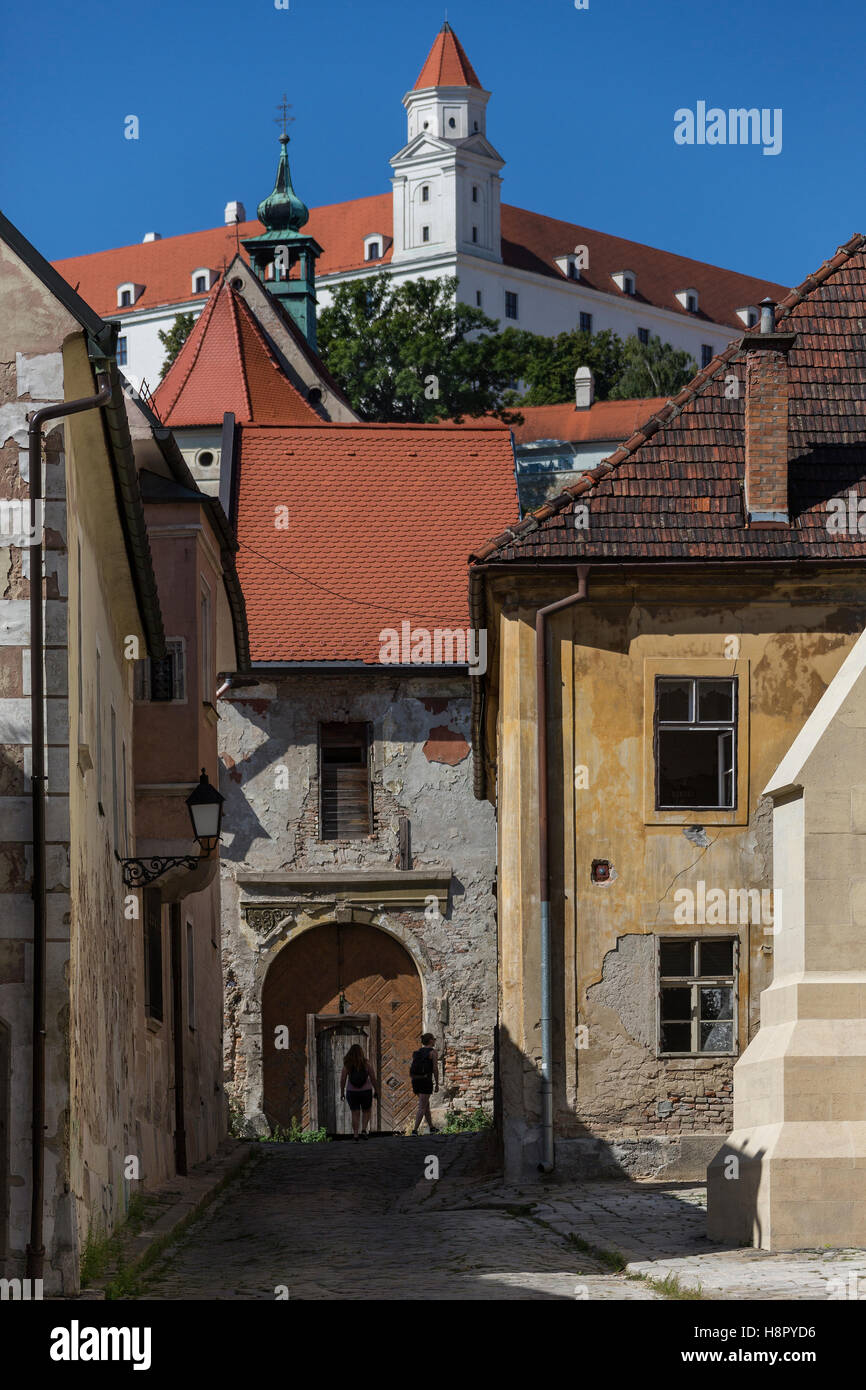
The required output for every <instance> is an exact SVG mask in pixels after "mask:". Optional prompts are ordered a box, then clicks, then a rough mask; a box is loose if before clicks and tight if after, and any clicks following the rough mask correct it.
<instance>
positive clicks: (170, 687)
mask: <svg viewBox="0 0 866 1390" xmlns="http://www.w3.org/2000/svg"><path fill="white" fill-rule="evenodd" d="M133 693H134V696H135V699H136V700H137V701H138V702H139V703H140V704H143V703H145V702H146V701H149V700H153V701H155V702H156V701H159V702H165V703H168V702H174V703H177V702H178V701H181V702H183V701H184V700H186V645H185V643H184V640H183V638H182V637H170V638H169V639H168V640H167V641H166V644H165V656H164V657H161V658H160V659H159V660H158V661H154V660H152V659H151V657H149V656H146V657H143V658H142V660H141V661H136V663H135V679H134V687H133Z"/></svg>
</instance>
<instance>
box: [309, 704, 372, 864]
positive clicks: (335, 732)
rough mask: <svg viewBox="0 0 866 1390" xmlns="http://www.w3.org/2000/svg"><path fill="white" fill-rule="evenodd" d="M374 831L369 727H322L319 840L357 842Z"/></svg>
mask: <svg viewBox="0 0 866 1390" xmlns="http://www.w3.org/2000/svg"><path fill="white" fill-rule="evenodd" d="M372 829H373V810H372V786H371V782H370V726H369V724H320V725H319V838H320V839H321V840H356V839H358V838H359V837H360V836H362V835H369V834H371V832H372Z"/></svg>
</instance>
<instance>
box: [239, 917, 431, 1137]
mask: <svg viewBox="0 0 866 1390" xmlns="http://www.w3.org/2000/svg"><path fill="white" fill-rule="evenodd" d="M314 1015H325V1016H331V1017H333V1016H335V1015H338V1016H341V1015H345V1016H347V1017H349V1018H351V1017H355V1016H358V1015H372V1016H374V1017H375V1018H377V1019H378V1037H379V1041H378V1057H377V1058H375V1059H374V1062H375V1065H376V1067H377V1072H378V1076H379V1085H380V1094H381V1103H380V1110H379V1128H380V1129H382V1130H393V1129H402V1128H403V1127H404V1125H405V1123H406V1121H407V1119H408V1118H410V1117H411V1115H412V1114H413V1110H414V1098H413V1096H412V1088H411V1085H410V1082H409V1063H410V1061H411V1057H412V1052H413V1049H414V1048H416V1047H418V1045H419V1044H418V1038H419V1035H420V1033H421V1030H422V1027H423V1002H422V990H421V980H420V977H419V975H418V971H417V969H416V966H415V963H414V961H413V960H412V957H411V956H410V955H409V953H408V951H407V950H406V949H405V947H404V946H402V945H401V944H400V942H399V941H397V940H395V938H394V937H393V936H391V935H389V933H387V932H384V931H380V930H379V929H378V928H376V927H373V926H369V925H367V924H364V923H358V922H330V923H328V924H326V925H322V926H317V927H312V928H310V929H309V930H308V931H304V932H302V933H301V934H300V935H298V936H296V937H295V938H294V939H293V940H292V941H290V942H288V944H287V945H286V946H284V947H283V948H282V949H281V950H280V951H279V952H278V953H277V955H276V956H275V957H274V959H273V961H272V962H271V965H270V967H269V969H268V972H267V975H266V976H265V980H264V985H263V988H262V1080H263V1092H264V1103H263V1109H264V1112H265V1115H266V1116H267V1119H268V1121H269V1122H270V1123H271V1124H280V1125H282V1126H284V1127H286V1128H287V1127H288V1126H289V1125H290V1124H291V1121H292V1117H293V1116H297V1118H298V1119H299V1120H300V1121H301V1123H302V1124H303V1125H304V1126H307V1125H308V1124H309V1123H310V1095H309V1074H310V1065H309V1062H310V1059H309V1057H308V1036H307V1034H308V1019H309V1018H310V1017H311V1016H314ZM281 1027H282V1028H286V1029H288V1047H278V1046H276V1045H275V1040H276V1038H277V1036H278V1034H277V1029H279V1028H281Z"/></svg>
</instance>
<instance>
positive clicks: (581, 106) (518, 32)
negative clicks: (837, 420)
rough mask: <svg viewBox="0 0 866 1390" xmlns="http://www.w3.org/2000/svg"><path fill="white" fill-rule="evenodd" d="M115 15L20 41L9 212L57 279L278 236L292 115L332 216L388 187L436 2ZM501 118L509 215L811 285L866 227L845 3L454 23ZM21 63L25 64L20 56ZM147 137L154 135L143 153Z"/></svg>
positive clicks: (73, 21) (43, 13) (614, 2)
mask: <svg viewBox="0 0 866 1390" xmlns="http://www.w3.org/2000/svg"><path fill="white" fill-rule="evenodd" d="M289 3H290V8H289V9H288V10H278V9H276V8H275V5H274V2H273V0H243V3H238V0H212V3H210V4H203V3H183V0H174V3H169V2H168V0H150V3H148V4H145V5H130V4H123V5H120V4H118V3H117V0H91V3H88V4H87V5H83V4H78V5H76V4H74V3H72V4H68V5H61V4H58V3H56V0H48V3H47V4H42V5H40V6H39V7H38V9H33V8H32V7H26V6H24V5H16V6H14V7H12V8H8V9H7V13H6V16H5V19H4V49H5V53H6V58H7V62H6V64H5V71H4V80H3V84H2V93H0V121H2V129H0V138H2V150H3V154H2V157H0V169H2V173H0V207H2V209H3V211H4V212H5V213H6V215H7V216H8V217H10V218H11V219H12V221H13V222H15V223H16V224H17V225H18V226H19V227H20V228H21V230H22V231H23V232H24V233H25V234H26V235H27V236H28V237H29V238H30V239H31V240H32V241H33V242H34V243H35V244H36V246H37V247H38V248H39V249H40V250H41V251H42V252H43V254H45V255H47V256H48V257H49V258H51V259H54V258H57V257H60V256H65V255H77V254H80V253H82V252H86V251H95V250H99V249H101V248H103V247H107V246H118V245H124V244H127V243H129V242H135V241H140V240H141V238H142V237H143V235H144V233H145V232H148V231H158V232H161V233H162V235H163V236H169V235H172V234H176V233H179V232H188V231H195V230H198V229H199V228H202V227H206V226H215V225H217V224H219V223H220V222H221V221H222V216H223V207H224V205H225V203H226V202H227V201H229V200H230V199H233V198H240V199H241V200H242V201H243V202H244V203H245V204H246V207H247V211H248V215H253V213H254V210H255V206H256V204H257V202H258V201H259V200H260V199H261V198H262V197H264V196H265V195H266V194H267V193H268V192H269V191H270V189H271V187H272V186H273V177H274V172H275V168H276V159H277V153H278V145H277V127H276V126H275V125H274V124H273V118H274V116H275V114H276V110H275V108H276V104H277V103H278V102H279V100H280V98H281V96H282V93H283V92H284V91H286V92H287V93H288V99H289V101H290V102H291V103H292V107H293V115H294V116H295V118H296V119H295V123H294V125H293V126H292V127H291V133H292V146H291V154H292V168H293V174H294V181H295V186H296V188H297V189H298V192H299V193H300V194H301V196H302V197H303V198H304V199H305V201H306V202H308V203H309V204H310V205H312V206H315V205H316V204H321V203H330V202H340V201H343V200H344V199H349V198H355V197H361V196H363V195H365V194H370V193H377V192H384V191H385V190H386V189H387V188H388V187H389V183H388V178H389V175H390V168H389V165H388V159H389V157H390V156H391V155H393V154H395V153H396V151H397V150H398V149H399V148H400V146H401V145H402V144H403V143H404V140H405V129H406V126H405V112H404V111H403V108H402V106H401V98H402V96H403V94H404V92H405V91H406V90H407V88H409V87H411V86H412V85H413V83H414V81H415V79H416V77H417V75H418V72H419V70H420V68H421V64H422V62H423V60H424V58H425V57H426V54H427V52H428V50H429V48H430V46H431V44H432V42H433V39H434V37H435V35H436V32H437V30H438V29H439V28H440V27H441V23H442V19H443V18H444V6H443V5H442V4H440V3H439V0H436V2H435V3H432V2H431V0H377V3H375V4H370V3H364V2H363V0H289ZM448 8H449V12H448V18H449V21H450V22H451V24H452V26H453V28H454V29H455V31H456V33H457V34H458V36H459V38H460V39H461V41H462V43H463V45H464V47H465V48H466V51H467V53H468V55H469V58H470V60H471V61H472V62H473V64H474V66H475V68H476V70H477V72H478V75H479V77H480V79H481V81H482V82H483V83H484V85H485V87H487V89H488V90H490V91H492V93H493V96H492V99H491V102H490V106H489V109H488V135H489V137H490V138H491V140H492V142H493V144H494V145H495V146H496V147H497V149H498V150H499V152H500V154H501V155H502V156H503V158H504V159H505V160H506V167H505V169H504V171H503V176H504V180H505V182H504V185H503V199H504V201H506V202H510V203H514V204H517V205H518V206H522V207H527V208H532V209H533V210H535V211H538V212H545V213H548V214H550V215H551V216H557V217H562V218H565V219H568V220H573V221H575V222H578V223H580V224H582V225H584V226H587V227H591V228H595V229H597V230H601V231H605V232H610V233H614V234H617V235H620V236H625V237H629V238H632V239H634V240H636V241H643V242H647V243H649V244H650V245H654V246H659V247H663V248H665V249H666V250H671V251H677V252H680V253H681V254H684V255H690V256H694V257H696V258H697V259H700V260H706V261H711V262H714V263H716V264H719V265H724V266H728V267H730V268H732V269H737V270H743V271H746V272H748V273H751V274H754V275H760V276H762V277H767V278H770V279H774V280H777V281H780V282H782V283H783V284H794V283H796V282H797V281H799V280H801V279H803V278H804V276H805V275H806V274H808V273H809V272H810V271H811V270H813V269H814V268H815V267H816V266H818V265H819V264H820V262H821V261H822V260H824V259H825V258H826V257H827V256H830V255H832V254H833V252H834V250H835V248H836V247H837V245H839V243H840V242H842V241H845V240H847V238H848V237H849V236H850V235H851V234H852V233H854V232H855V231H862V230H864V229H866V216H864V207H863V203H864V197H866V192H864V189H866V180H864V155H863V139H862V132H863V128H864V115H866V112H864V106H866V97H864V80H863V72H862V63H863V52H864V49H866V9H864V7H863V6H862V5H857V4H851V3H850V0H848V2H847V3H844V4H843V3H842V0H823V3H822V4H820V5H815V4H811V3H808V0H785V3H783V0H728V3H726V4H724V5H722V4H714V5H710V4H695V3H694V0H688V3H687V0H658V2H657V3H650V0H589V9H588V10H581V11H578V10H576V9H575V7H574V0H497V2H496V3H494V0H449V7H448ZM16 53H18V54H20V58H18V59H16V60H15V61H11V59H12V57H13V55H15V54H16ZM698 101H705V102H706V103H707V105H708V106H718V107H721V108H724V109H727V108H729V107H740V106H746V107H752V106H756V107H759V108H763V107H768V108H776V107H780V108H781V109H782V111H783V145H782V151H781V153H780V154H778V155H776V156H766V155H763V154H762V151H761V149H760V147H753V146H745V147H744V146H716V147H711V146H706V145H705V146H703V147H701V146H692V147H682V146H678V145H676V144H675V143H674V139H673V130H674V112H675V110H676V109H677V108H681V107H689V108H692V109H694V108H695V106H696V103H697V102H698ZM130 114H134V115H137V116H138V118H139V121H140V138H139V140H137V141H131V140H126V139H124V134H123V131H124V118H125V117H126V116H127V115H130Z"/></svg>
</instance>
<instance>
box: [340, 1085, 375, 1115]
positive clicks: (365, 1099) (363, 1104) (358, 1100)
mask: <svg viewBox="0 0 866 1390" xmlns="http://www.w3.org/2000/svg"><path fill="white" fill-rule="evenodd" d="M346 1100H347V1101H348V1102H349V1109H350V1110H369V1109H370V1107H371V1106H372V1104H373V1089H372V1087H370V1089H369V1090H366V1091H347V1092H346Z"/></svg>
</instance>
